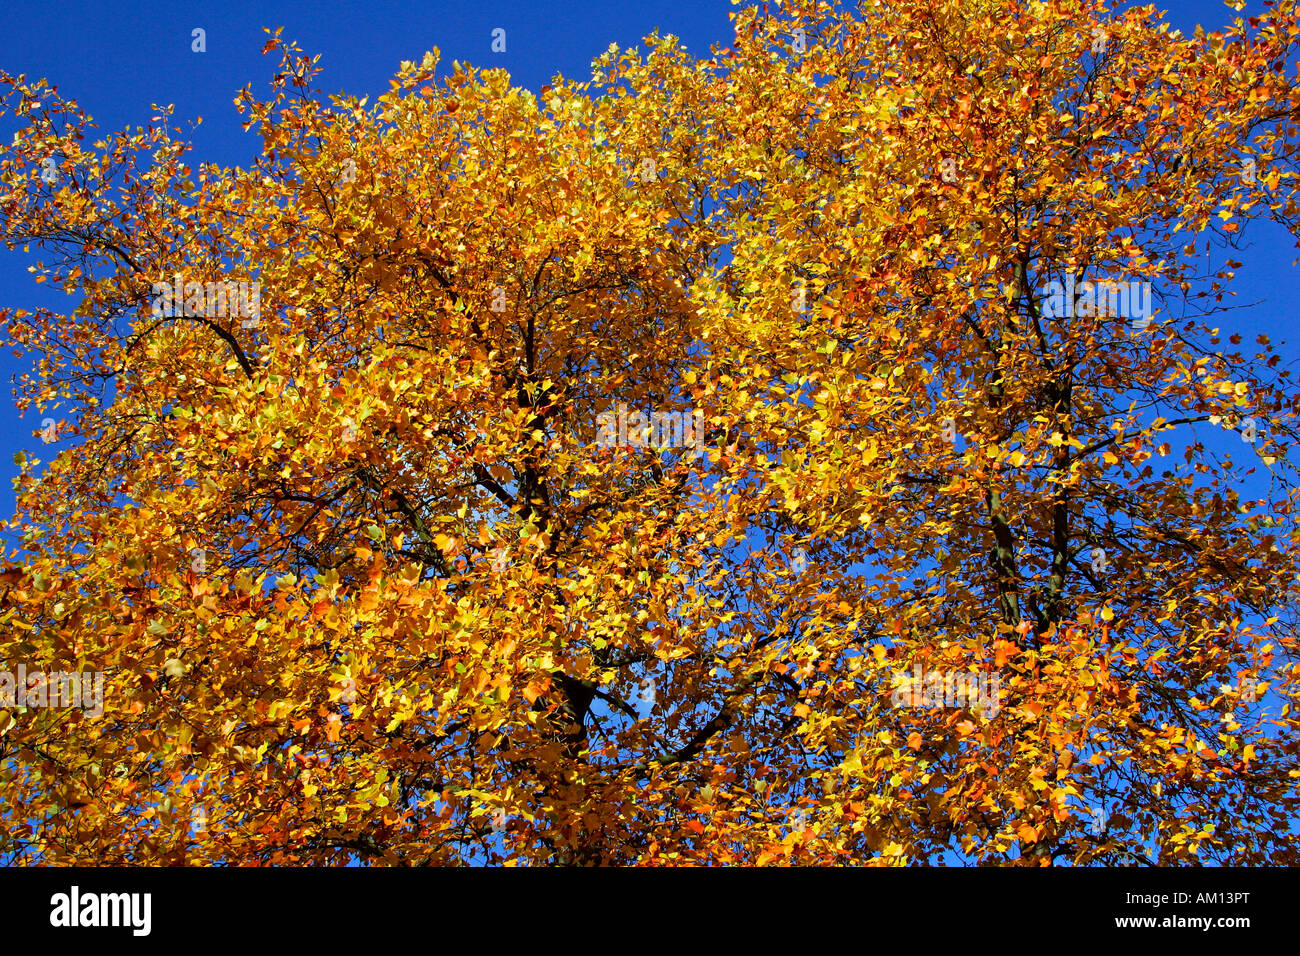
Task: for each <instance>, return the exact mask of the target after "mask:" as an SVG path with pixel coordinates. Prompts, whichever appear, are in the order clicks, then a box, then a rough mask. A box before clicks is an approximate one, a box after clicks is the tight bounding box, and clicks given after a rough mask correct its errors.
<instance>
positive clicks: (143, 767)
mask: <svg viewBox="0 0 1300 956" xmlns="http://www.w3.org/2000/svg"><path fill="white" fill-rule="evenodd" d="M734 23H735V28H736V39H735V43H734V46H733V47H732V48H729V49H725V50H724V49H715V50H714V51H713V55H712V56H711V57H710V58H709V59H704V60H699V59H694V58H692V57H690V56H688V55H687V54H686V53H685V51H684V50H682V49H681V48H680V47H679V45H678V44H677V42H676V40H675V38H673V37H671V36H658V35H655V36H652V37H650V38H647V41H646V42H647V50H646V52H645V53H644V54H641V53H638V52H636V51H619V50H617V49H611V50H610V51H609V52H608V53H606V54H604V55H602V56H601V57H599V58H598V59H597V60H596V61H595V62H594V63H593V75H592V79H591V81H590V82H582V83H575V82H570V81H566V80H564V79H563V78H557V79H556V80H554V81H553V83H552V85H551V86H549V87H544V88H543V89H542V91H541V95H540V96H537V97H535V96H533V95H532V94H531V93H528V92H527V91H523V90H520V89H517V88H512V87H511V86H510V83H509V78H508V77H507V75H506V74H505V73H504V72H503V71H500V70H482V71H475V70H472V69H470V68H468V67H465V66H462V65H460V64H456V65H455V68H454V70H453V71H452V73H451V74H450V75H449V76H447V77H446V78H445V80H443V81H442V82H437V81H435V77H434V74H435V69H436V67H437V63H438V58H437V54H436V53H431V54H429V55H427V56H426V57H425V59H424V61H423V63H421V64H419V65H416V64H414V63H407V64H404V65H403V68H402V70H401V71H400V73H399V74H398V76H397V77H396V79H395V81H394V82H393V84H392V87H391V90H390V92H388V93H387V94H385V95H383V96H380V97H379V98H378V102H376V103H375V104H374V105H373V106H371V105H368V103H367V101H366V100H364V99H363V100H360V101H357V100H355V99H343V98H337V99H334V100H333V101H332V102H331V103H326V102H325V101H324V98H323V96H322V95H321V94H320V93H319V92H318V91H315V90H313V89H312V88H311V83H312V81H313V77H314V76H315V75H316V74H317V72H318V71H319V67H318V66H317V65H316V63H317V60H316V59H312V58H308V57H305V56H303V55H302V54H301V52H300V51H299V50H298V48H297V47H296V46H294V45H292V44H285V43H282V41H281V40H280V39H279V36H278V33H277V34H275V35H273V36H272V38H271V40H270V42H268V44H267V50H268V51H270V50H274V49H280V50H281V53H282V57H283V59H282V66H281V70H280V72H279V73H277V74H276V77H275V80H274V83H273V90H274V92H273V95H272V98H271V99H270V100H269V101H261V100H258V99H256V98H255V97H254V96H253V94H252V92H251V90H250V89H248V88H246V89H245V90H243V91H242V92H241V94H240V95H239V97H238V98H237V99H236V105H237V107H238V108H239V110H240V111H241V112H242V113H243V114H244V115H246V116H247V124H246V126H247V128H250V129H251V128H253V127H256V128H257V129H258V131H259V132H260V133H261V135H262V137H263V149H262V153H261V155H260V157H259V158H258V160H257V162H256V163H255V164H254V165H253V166H252V167H251V168H249V169H243V168H233V169H225V168H218V167H215V166H211V165H200V166H199V167H198V168H197V169H194V168H192V167H191V166H189V165H188V164H187V163H186V162H185V161H184V158H185V154H186V153H187V152H188V150H189V148H190V147H189V146H188V144H186V143H185V142H184V140H183V139H182V138H181V131H180V130H176V129H171V130H169V129H168V128H167V126H166V123H167V121H168V119H169V117H170V114H169V113H167V112H166V111H162V112H161V113H160V116H159V117H155V118H154V120H153V121H152V122H151V124H150V125H149V126H147V127H145V128H142V129H140V130H137V131H136V132H130V131H126V132H122V133H120V134H117V135H115V136H112V137H109V138H106V139H103V140H100V141H99V142H96V143H95V144H94V145H93V148H89V147H86V146H85V145H84V143H85V132H86V130H87V129H88V128H89V125H90V123H89V119H88V118H87V117H86V116H85V115H83V113H82V112H81V111H80V110H79V109H78V108H77V106H76V104H75V102H73V101H66V100H63V99H61V98H59V97H58V95H57V91H56V90H54V89H53V88H51V87H49V86H48V85H47V84H46V83H45V82H44V81H36V82H28V81H27V80H26V78H25V77H13V76H9V75H8V74H5V75H4V76H3V80H4V83H5V86H6V88H7V89H8V91H9V92H8V95H7V97H6V100H5V103H6V108H7V110H8V112H9V113H12V115H13V116H14V117H15V118H17V119H18V120H20V121H21V122H22V128H21V130H20V132H19V134H18V135H17V136H16V138H15V141H14V143H13V144H12V145H11V146H9V147H8V148H7V149H6V150H5V152H4V154H3V163H2V164H0V179H2V180H3V184H4V186H3V189H4V192H3V196H0V210H2V213H0V222H2V223H3V235H4V238H5V239H6V240H7V241H8V242H9V243H10V245H11V246H12V245H15V244H24V245H30V244H35V245H36V246H37V248H38V249H41V250H46V251H48V252H49V253H51V254H53V255H54V256H55V258H54V260H53V261H51V262H44V261H42V262H39V263H37V264H36V265H35V266H33V271H34V272H35V273H36V281H38V282H41V281H45V282H49V283H53V284H59V285H62V286H63V287H64V288H65V289H67V290H68V291H69V292H70V293H73V294H76V295H78V296H79V297H80V304H79V305H78V306H77V307H76V309H75V310H74V312H73V313H72V314H71V315H57V314H55V313H54V312H52V311H45V310H37V311H33V312H24V311H21V310H6V311H5V313H4V318H5V320H6V322H7V332H8V335H9V336H10V338H11V340H12V342H13V343H14V344H15V345H16V346H18V347H20V348H22V349H27V350H30V351H31V352H32V353H34V354H35V355H36V356H37V358H38V361H37V363H36V365H35V370H34V373H33V374H32V376H30V377H29V378H28V379H27V380H25V381H24V382H23V383H22V390H21V392H20V396H19V400H20V402H21V407H22V408H24V409H26V408H36V409H37V410H38V411H39V412H40V413H42V414H44V413H45V412H46V411H47V410H50V409H52V408H53V407H54V403H55V402H62V403H63V406H65V407H67V408H69V409H71V410H72V413H71V415H70V417H68V416H65V418H64V420H63V422H62V423H61V424H60V425H59V426H58V436H59V441H60V445H59V446H58V447H56V449H55V450H56V451H57V454H55V455H54V457H53V459H52V460H51V461H50V462H49V463H48V464H47V465H46V466H45V467H44V469H43V470H39V469H38V468H37V466H38V465H39V464H40V462H38V461H37V460H35V459H32V458H25V457H24V458H21V459H20V461H19V464H20V468H21V473H20V476H19V478H18V479H17V487H18V489H19V495H20V497H19V514H18V515H17V516H16V517H15V519H14V522H13V527H15V528H16V529H20V530H21V532H22V533H23V535H24V537H23V549H22V551H21V553H16V554H15V555H14V556H13V557H12V559H11V560H12V564H11V567H10V568H9V570H8V571H6V572H5V575H4V579H3V580H4V581H5V582H6V583H5V585H4V586H5V590H4V593H3V598H2V599H0V622H2V623H3V625H4V628H3V635H2V636H0V659H3V660H5V661H6V662H18V661H22V662H25V663H26V664H27V665H28V666H29V667H30V668H31V669H36V668H38V667H39V668H41V669H42V670H44V671H46V672H51V671H64V672H72V671H100V672H103V673H104V675H105V697H104V704H105V708H104V713H103V715H102V716H100V717H93V716H90V715H88V714H86V713H81V712H69V711H57V710H52V709H48V708H47V709H41V708H40V707H33V708H28V709H26V710H22V709H13V708H11V709H9V710H7V711H3V712H0V734H2V735H3V736H0V767H3V777H0V780H2V781H3V783H2V784H0V786H2V787H3V789H2V790H0V793H3V796H4V799H3V801H0V807H2V808H3V809H0V822H3V827H0V831H2V832H3V833H4V834H5V836H4V837H0V847H2V848H3V850H4V852H5V853H7V854H12V855H15V856H16V858H17V859H19V860H21V861H24V862H34V863H70V862H96V863H106V864H118V863H150V862H186V863H209V862H237V863H256V862H261V863H288V862H312V863H324V862H335V863H337V862H342V861H344V860H348V859H352V858H359V859H361V860H362V861H363V862H366V863H377V864H385V863H386V864H400V865H426V864H454V863H461V862H476V861H483V860H490V861H496V860H502V859H505V860H510V861H512V862H519V863H532V864H594V863H634V862H635V863H640V864H662V865H670V864H680V863H692V862H720V863H760V864H762V863H769V862H792V863H831V862H836V863H866V864H872V865H900V864H907V863H922V862H933V861H941V860H946V859H953V858H954V855H955V858H957V859H964V860H971V861H979V862H985V863H1006V862H1012V863H1020V864H1028V865H1049V864H1052V863H1064V862H1068V863H1075V864H1087V863H1107V864H1117V863H1127V862H1151V863H1156V862H1158V863H1161V864H1187V863H1196V862H1197V861H1223V862H1232V863H1263V862H1269V863H1292V862H1295V861H1296V853H1295V850H1294V843H1293V841H1291V839H1290V835H1291V833H1292V832H1293V820H1294V819H1295V816H1296V810H1297V795H1296V791H1295V785H1294V781H1295V778H1296V776H1297V774H1300V764H1298V763H1297V759H1296V735H1295V730H1296V726H1295V716H1294V715H1293V714H1292V712H1291V707H1292V700H1293V698H1294V696H1295V694H1296V670H1295V665H1294V659H1295V657H1294V655H1295V651H1296V631H1295V625H1296V614H1295V606H1296V605H1295V596H1296V585H1297V570H1298V568H1297V558H1296V557H1295V555H1296V553H1297V549H1296V545H1297V543H1298V542H1297V529H1296V526H1295V523H1294V520H1293V507H1294V504H1295V486H1294V484H1293V480H1294V467H1293V466H1292V465H1291V464H1290V463H1289V462H1288V460H1287V458H1286V455H1287V452H1288V451H1289V450H1290V448H1291V443H1292V441H1293V440H1294V438H1295V437H1296V430H1295V416H1296V413H1297V410H1298V408H1300V405H1298V404H1297V398H1298V396H1297V391H1296V389H1295V387H1294V384H1293V383H1292V382H1291V380H1290V373H1289V371H1287V370H1286V369H1285V368H1282V367H1280V366H1281V360H1282V357H1281V356H1280V355H1279V354H1277V353H1275V352H1274V350H1273V347H1272V345H1271V344H1270V342H1269V341H1267V339H1265V338H1264V337H1262V336H1261V337H1260V340H1259V342H1258V348H1257V350H1256V351H1254V352H1253V353H1249V354H1246V353H1245V352H1243V351H1232V352H1228V353H1226V354H1224V353H1220V352H1218V351H1216V350H1215V348H1214V347H1215V346H1219V345H1221V344H1222V342H1221V338H1222V334H1221V332H1220V330H1219V329H1218V328H1217V327H1215V326H1213V325H1211V320H1212V317H1213V316H1214V315H1215V314H1216V313H1217V312H1219V311H1223V310H1225V306H1224V305H1223V301H1224V297H1225V296H1227V295H1231V294H1232V283H1233V280H1234V273H1233V269H1235V268H1236V267H1237V266H1239V265H1240V263H1236V262H1235V261H1233V260H1228V264H1227V265H1225V266H1224V267H1223V268H1222V269H1220V270H1219V271H1218V272H1216V273H1215V274H1214V275H1211V276H1205V275H1202V274H1200V273H1198V271H1197V270H1198V268H1200V267H1201V264H1202V260H1201V257H1200V256H1199V255H1198V254H1197V252H1196V245H1195V243H1196V242H1197V241H1203V240H1205V239H1212V240H1214V241H1217V242H1218V243H1220V244H1221V245H1223V246H1225V247H1228V248H1232V249H1235V248H1237V246H1238V245H1239V244H1240V241H1241V229H1240V228H1239V226H1240V225H1241V223H1243V222H1245V221H1247V220H1249V219H1254V218H1264V219H1266V220H1272V221H1275V222H1279V223H1281V224H1283V225H1285V226H1286V227H1287V228H1289V229H1291V230H1292V231H1293V232H1294V231H1295V221H1294V216H1295V188H1296V174H1295V168H1294V167H1295V162H1296V144H1297V136H1296V133H1297V130H1296V126H1295V120H1294V117H1295V111H1296V108H1297V105H1298V103H1300V96H1298V94H1297V89H1296V87H1295V85H1294V83H1293V82H1292V81H1291V80H1289V79H1288V78H1287V77H1286V76H1285V73H1284V69H1283V65H1284V64H1285V62H1286V59H1287V57H1288V55H1290V54H1291V53H1292V52H1293V46H1292V45H1293V43H1294V38H1295V35H1296V29H1297V21H1296V9H1295V4H1294V3H1293V2H1290V0H1287V2H1279V3H1277V4H1275V5H1274V6H1273V7H1272V8H1271V10H1270V12H1269V13H1267V14H1266V15H1264V16H1261V17H1257V18H1253V19H1252V20H1251V21H1250V22H1249V23H1246V22H1242V21H1237V22H1236V23H1234V24H1233V25H1232V26H1230V27H1227V28H1225V29H1224V30H1223V31H1221V32H1219V33H1216V34H1211V35H1203V34H1202V33H1200V32H1198V34H1197V35H1196V36H1195V37H1194V38H1190V39H1189V38H1183V37H1181V36H1179V35H1177V34H1176V33H1171V32H1169V30H1168V27H1167V25H1162V24H1161V23H1160V21H1159V19H1158V17H1157V15H1156V13H1155V11H1154V10H1152V9H1151V8H1143V9H1133V10H1126V11H1124V12H1117V13H1112V12H1108V11H1107V10H1106V9H1105V8H1104V7H1103V5H1102V4H1101V3H1099V2H1094V0H1052V2H1033V3H1026V2H1011V0H891V2H889V3H887V4H879V3H877V4H871V5H866V4H864V5H863V7H862V8H861V9H860V10H857V11H851V10H848V11H846V10H839V9H835V8H832V7H831V6H829V5H827V4H824V3H817V2H813V0H794V2H787V3H786V4H784V5H783V7H782V10H781V11H780V12H773V13H768V12H764V11H760V10H757V9H754V8H746V9H743V10H741V11H740V12H738V13H736V14H735V15H734ZM1207 117H1208V118H1212V122H1205V118H1207ZM47 159H52V160H53V163H52V164H51V163H47V162H45V161H46V160H47ZM50 168H54V169H55V170H56V174H55V176H53V177H50V176H48V175H44V176H43V175H42V173H43V170H48V169H50ZM1113 282H1120V283H1122V285H1120V286H1116V285H1107V283H1113ZM223 283H225V285H223ZM231 283H233V285H232V284H231ZM241 283H242V285H241ZM1053 283H1054V285H1053ZM234 303H238V306H239V308H238V309H236V306H235V305H234ZM1151 303H1154V305H1151ZM1230 341H1231V344H1232V345H1233V346H1234V347H1236V346H1237V345H1238V344H1239V338H1238V337H1236V336H1233V337H1231V339H1230ZM696 412H698V414H696ZM696 424H698V433H697V432H696V431H695V426H696ZM614 436H617V437H614ZM697 438H698V440H697ZM1252 438H1253V441H1252V440H1250V439H1252ZM1243 439H1246V440H1243ZM652 446H653V447H652ZM1175 447H1177V449H1178V452H1181V456H1182V457H1181V462H1180V461H1179V460H1178V459H1177V454H1178V452H1175V450H1174V449H1175ZM700 448H703V449H706V452H705V453H704V454H698V453H697V452H698V451H699V449H700ZM1224 449H1228V451H1227V453H1226V459H1227V460H1223V461H1221V460H1220V454H1221V453H1222V452H1223V450H1224ZM1243 460H1244V461H1245V462H1246V463H1247V464H1248V465H1249V466H1250V468H1251V474H1252V475H1255V476H1256V478H1255V479H1252V480H1251V481H1249V482H1248V483H1247V484H1246V485H1242V486H1241V487H1240V488H1238V487H1237V486H1236V484H1235V483H1234V482H1235V479H1234V478H1233V476H1232V475H1231V474H1229V472H1230V470H1231V469H1232V468H1233V466H1234V463H1237V462H1241V461H1243ZM1265 473H1267V476H1268V483H1267V487H1265V483H1264V482H1263V481H1262V480H1259V476H1261V475H1263V474H1265ZM1257 489H1258V490H1257Z"/></svg>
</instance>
